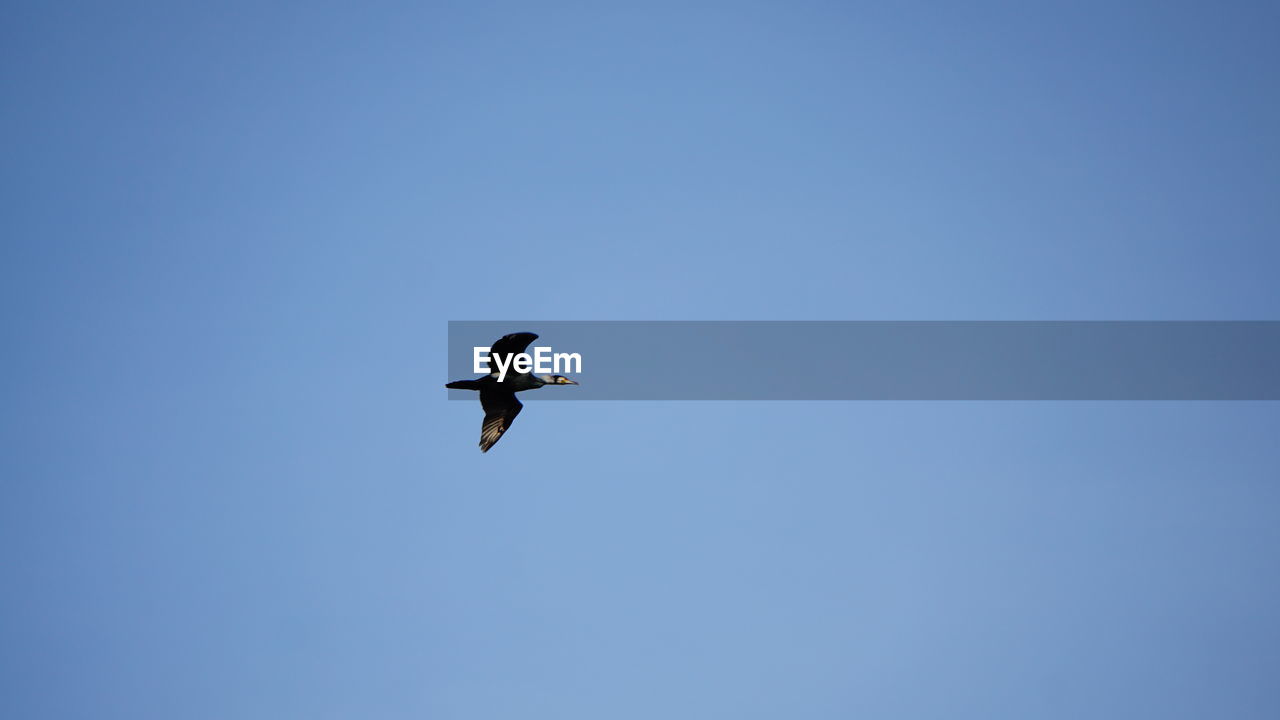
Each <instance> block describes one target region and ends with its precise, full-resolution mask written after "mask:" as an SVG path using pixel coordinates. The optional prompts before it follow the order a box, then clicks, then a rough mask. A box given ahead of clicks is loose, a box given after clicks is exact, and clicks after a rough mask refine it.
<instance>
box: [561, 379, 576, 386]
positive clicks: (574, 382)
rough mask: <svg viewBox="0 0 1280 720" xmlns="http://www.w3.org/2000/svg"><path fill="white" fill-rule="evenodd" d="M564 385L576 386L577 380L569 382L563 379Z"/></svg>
mask: <svg viewBox="0 0 1280 720" xmlns="http://www.w3.org/2000/svg"><path fill="white" fill-rule="evenodd" d="M564 384H565V385H577V384H578V381H577V380H570V379H569V378H565V379H564Z"/></svg>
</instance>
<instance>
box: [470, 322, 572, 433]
mask: <svg viewBox="0 0 1280 720" xmlns="http://www.w3.org/2000/svg"><path fill="white" fill-rule="evenodd" d="M537 339H538V336H537V335H535V334H534V333H531V332H518V333H511V334H510V335H503V336H502V337H500V338H498V341H497V342H495V343H494V344H493V346H492V347H491V348H489V374H488V375H485V376H483V377H479V378H476V379H475V380H457V381H454V382H451V383H448V384H447V385H445V387H447V388H449V389H451V390H479V391H480V407H481V409H483V410H484V423H482V424H481V425H480V452H484V453H487V452H489V448H491V447H493V445H494V443H496V442H498V440H499V439H500V438H501V437H502V434H503V433H505V432H506V431H507V429H508V428H510V427H511V423H513V422H515V419H516V416H517V415H519V414H520V411H521V410H522V409H523V408H524V405H522V404H521V403H520V401H519V400H517V399H516V393H518V392H521V391H522V390H537V389H538V388H540V387H542V386H543V385H577V384H578V383H576V382H574V381H573V380H570V379H569V378H567V377H565V376H563V375H534V374H532V373H527V372H525V373H517V372H514V371H508V372H507V375H506V377H505V378H504V379H503V380H501V381H499V380H498V362H497V358H498V357H499V356H502V357H503V360H502V365H503V366H505V367H510V366H511V362H512V361H511V359H510V358H509V357H508V356H510V355H514V354H516V353H522V352H524V351H525V348H527V347H529V343H531V342H533V341H534V340H537Z"/></svg>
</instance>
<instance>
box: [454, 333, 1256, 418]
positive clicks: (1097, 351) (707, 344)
mask: <svg viewBox="0 0 1280 720" xmlns="http://www.w3.org/2000/svg"><path fill="white" fill-rule="evenodd" d="M522 331H527V332H533V333H537V334H538V335H539V336H540V337H539V338H538V340H537V341H535V342H534V343H533V346H531V347H530V349H529V352H530V353H533V348H534V347H537V346H542V347H549V348H551V350H552V351H554V352H555V353H577V354H579V355H580V356H581V359H582V360H581V371H580V372H564V373H562V374H565V375H570V376H572V377H573V379H575V380H577V381H579V382H580V383H581V385H579V386H576V387H575V386H568V387H563V388H552V389H544V390H542V391H539V392H538V393H537V399H538V400H544V399H545V400H1277V399H1280V322H1273V321H1261V322H1254V321H1239V322H1237V321H1226V322H1219V321H1213V322H1198V321H1197V322H1181V321H1180V322H1094V321H1083V322H985V321H975V322H914V321H910V322H899V321H884V322H863V321H853V322H827V321H813V322H810V321H796V322H792V321H786V322H771V321H761V322H756V321H750V322H736V321H727V322H719V321H716V322H702V321H689V322H657V321H654V322H649V321H617V322H613V321H474V322H473V321H456V322H450V323H449V377H448V378H445V379H442V380H441V382H442V384H443V383H444V382H447V381H450V380H460V379H469V378H474V377H477V374H476V373H475V372H473V367H472V364H473V362H472V361H473V350H472V348H473V347H484V348H488V347H489V346H490V345H492V344H493V341H494V340H496V339H498V338H499V337H501V336H503V335H506V334H508V333H513V332H522ZM562 369H563V368H562ZM449 396H450V399H467V400H471V401H473V402H474V400H475V394H474V393H472V392H469V391H465V390H450V391H449Z"/></svg>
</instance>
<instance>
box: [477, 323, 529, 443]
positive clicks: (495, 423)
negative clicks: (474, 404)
mask: <svg viewBox="0 0 1280 720" xmlns="http://www.w3.org/2000/svg"><path fill="white" fill-rule="evenodd" d="M524 334H526V335H528V334H529V333H524ZM507 337H510V335H508V336H507ZM503 339H506V338H503ZM526 344H528V343H526ZM480 407H482V408H484V424H483V425H481V426H480V452H489V448H491V447H493V444H494V443H496V442H498V438H501V437H502V433H504V432H506V431H507V428H509V427H511V423H513V422H515V419H516V416H517V415H519V414H520V410H521V409H522V408H523V407H524V405H521V404H520V401H519V400H517V399H516V394H515V393H513V392H508V391H506V390H498V389H496V388H485V389H484V390H481V391H480Z"/></svg>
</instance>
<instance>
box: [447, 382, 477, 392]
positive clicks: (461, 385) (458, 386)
mask: <svg viewBox="0 0 1280 720" xmlns="http://www.w3.org/2000/svg"><path fill="white" fill-rule="evenodd" d="M445 387H447V388H449V389H450V390H479V389H480V383H478V382H476V381H475V380H457V381H455V382H451V383H449V384H448V385H445Z"/></svg>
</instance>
